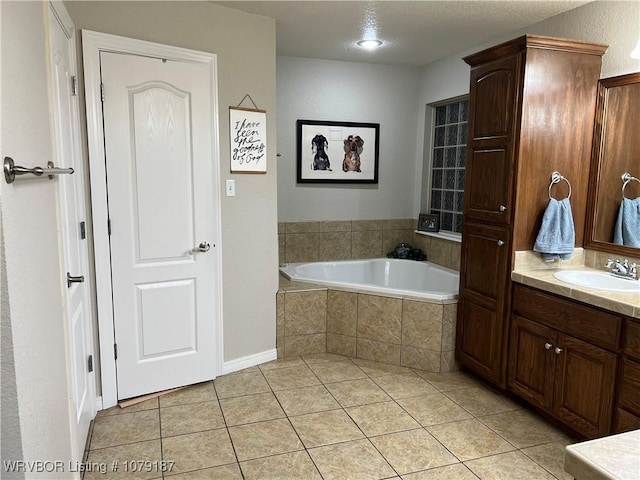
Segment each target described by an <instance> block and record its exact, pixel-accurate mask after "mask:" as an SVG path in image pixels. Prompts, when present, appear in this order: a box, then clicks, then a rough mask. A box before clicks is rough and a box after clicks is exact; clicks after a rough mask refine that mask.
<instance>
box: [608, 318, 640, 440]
mask: <svg viewBox="0 0 640 480" xmlns="http://www.w3.org/2000/svg"><path fill="white" fill-rule="evenodd" d="M625 330H626V335H625V343H624V350H623V358H622V366H621V368H620V390H619V394H618V404H617V409H616V414H615V421H614V432H615V433H620V432H626V431H629V430H635V429H638V428H640V321H638V320H632V319H627V320H626V328H625Z"/></svg>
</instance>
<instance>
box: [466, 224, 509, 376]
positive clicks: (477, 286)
mask: <svg viewBox="0 0 640 480" xmlns="http://www.w3.org/2000/svg"><path fill="white" fill-rule="evenodd" d="M462 239H463V240H462V256H461V268H460V297H459V302H458V323H457V332H456V333H457V334H456V358H457V360H458V362H460V363H461V364H462V365H464V366H466V367H468V368H469V369H471V370H473V371H474V372H476V373H477V374H478V375H481V376H482V377H484V378H485V379H487V380H489V381H491V382H493V383H495V384H496V385H498V386H500V387H502V388H504V387H505V386H506V369H505V367H506V358H504V357H505V356H506V345H505V340H504V339H505V329H506V327H507V323H506V320H505V318H506V311H507V310H506V308H507V305H506V299H508V298H509V297H510V291H509V290H510V282H509V279H508V259H509V241H510V232H509V230H508V229H506V228H500V227H488V226H484V225H476V224H470V223H465V224H464V226H463V233H462Z"/></svg>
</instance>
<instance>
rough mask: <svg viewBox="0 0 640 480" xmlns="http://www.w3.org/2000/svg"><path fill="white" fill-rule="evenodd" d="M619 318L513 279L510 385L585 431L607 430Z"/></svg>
mask: <svg viewBox="0 0 640 480" xmlns="http://www.w3.org/2000/svg"><path fill="white" fill-rule="evenodd" d="M622 321H623V319H622V318H621V317H618V316H616V315H613V314H611V313H609V312H605V311H602V310H598V309H595V308H592V307H589V306H587V305H584V304H581V303H577V302H573V301H571V300H568V299H565V298H563V297H558V296H555V295H551V294H548V293H545V292H541V291H538V290H535V289H532V288H528V287H524V286H521V285H516V286H515V287H514V290H513V315H512V319H511V337H510V348H509V372H508V388H509V390H511V391H513V392H514V393H516V394H518V395H519V396H520V397H522V398H524V399H525V400H527V401H528V402H530V403H531V404H532V405H535V406H536V407H538V408H540V409H542V410H545V411H546V412H548V413H550V414H551V415H553V416H554V417H556V418H558V419H559V420H561V421H562V422H563V423H565V424H566V425H568V426H570V427H571V428H573V429H574V430H575V431H577V432H579V433H582V434H583V435H585V436H587V437H597V436H602V435H607V434H609V433H610V432H611V420H612V413H613V405H614V403H613V401H614V393H615V379H616V367H617V363H618V355H617V351H619V348H620V340H621V336H622V335H621V332H622ZM635 403H636V404H637V405H636V406H637V407H638V408H640V402H639V401H636V402H635Z"/></svg>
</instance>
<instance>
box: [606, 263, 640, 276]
mask: <svg viewBox="0 0 640 480" xmlns="http://www.w3.org/2000/svg"><path fill="white" fill-rule="evenodd" d="M605 267H606V268H609V269H610V270H611V275H615V276H616V277H622V278H628V279H631V280H637V279H638V265H636V264H635V263H632V264H629V260H628V259H626V258H625V259H624V260H622V261H620V260H618V259H617V258H616V259H615V260H614V259H611V258H609V259H607V263H606V265H605Z"/></svg>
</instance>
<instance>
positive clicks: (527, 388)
mask: <svg viewBox="0 0 640 480" xmlns="http://www.w3.org/2000/svg"><path fill="white" fill-rule="evenodd" d="M510 343H511V344H510V347H509V376H508V385H509V389H510V390H512V391H513V392H515V393H517V394H519V395H521V396H522V397H523V398H525V399H526V400H528V401H529V402H531V403H532V404H533V405H536V406H538V407H540V408H543V409H547V410H549V409H551V407H552V405H553V375H554V369H553V366H554V362H555V353H554V350H553V349H554V347H555V346H556V332H555V330H553V329H551V328H548V327H545V326H543V325H540V324H539V323H536V322H532V321H530V320H527V319H526V318H522V317H518V316H514V317H513V318H512V320H511V340H510Z"/></svg>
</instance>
